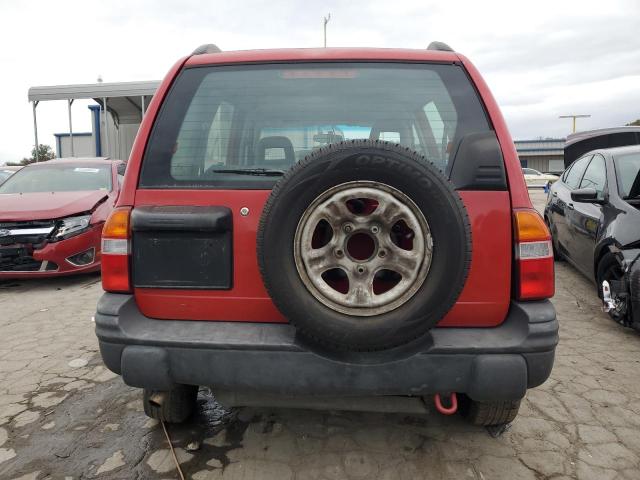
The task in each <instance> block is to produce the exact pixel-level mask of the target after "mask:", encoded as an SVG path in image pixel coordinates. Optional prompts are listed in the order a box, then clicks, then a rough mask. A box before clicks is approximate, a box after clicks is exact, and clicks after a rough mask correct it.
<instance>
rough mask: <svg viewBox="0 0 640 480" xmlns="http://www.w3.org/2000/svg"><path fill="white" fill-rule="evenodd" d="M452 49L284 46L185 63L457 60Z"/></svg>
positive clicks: (197, 59)
mask: <svg viewBox="0 0 640 480" xmlns="http://www.w3.org/2000/svg"><path fill="white" fill-rule="evenodd" d="M459 60H460V57H459V56H458V54H456V53H454V52H444V51H438V50H427V49H424V50H411V49H402V48H283V49H274V50H236V51H230V52H221V53H210V54H206V55H195V56H193V57H190V58H189V59H188V60H187V62H186V64H185V66H186V67H193V66H199V65H228V64H239V63H240V64H242V63H282V62H286V63H293V62H336V61H387V62H405V63H407V62H457V61H459Z"/></svg>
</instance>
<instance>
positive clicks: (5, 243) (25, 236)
mask: <svg viewBox="0 0 640 480" xmlns="http://www.w3.org/2000/svg"><path fill="white" fill-rule="evenodd" d="M54 228H55V222H54V221H53V220H37V221H30V222H0V272H34V271H38V270H41V269H43V270H49V271H50V270H52V269H53V270H55V269H57V265H51V264H46V263H45V264H43V262H41V261H40V260H36V259H35V258H33V256H32V255H33V251H34V250H35V249H38V248H41V247H42V246H43V245H44V244H45V243H46V241H47V238H48V237H49V235H50V234H51V232H52V231H53V230H54Z"/></svg>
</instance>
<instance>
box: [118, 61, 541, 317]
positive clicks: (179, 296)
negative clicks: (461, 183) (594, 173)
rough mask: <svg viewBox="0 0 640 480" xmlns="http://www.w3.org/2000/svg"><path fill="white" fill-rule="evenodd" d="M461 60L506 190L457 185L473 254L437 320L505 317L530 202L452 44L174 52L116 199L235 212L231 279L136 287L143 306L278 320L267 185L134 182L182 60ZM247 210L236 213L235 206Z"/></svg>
mask: <svg viewBox="0 0 640 480" xmlns="http://www.w3.org/2000/svg"><path fill="white" fill-rule="evenodd" d="M342 60H344V61H389V62H460V63H462V65H463V66H464V68H465V69H466V71H467V72H468V74H469V76H470V78H471V79H472V81H473V83H474V84H475V86H476V88H477V90H478V92H479V94H480V97H481V101H482V102H483V104H484V106H485V109H486V111H487V113H488V116H489V118H490V120H491V123H492V125H493V128H494V129H495V131H496V135H497V137H498V141H499V143H500V145H501V147H502V152H503V157H504V162H505V167H506V173H507V182H508V186H509V191H507V192H485V191H483V192H471V191H468V192H460V194H461V197H462V198H463V201H464V203H465V205H466V207H467V209H468V212H469V217H470V220H471V224H472V235H473V254H472V263H471V269H470V272H469V276H468V279H467V283H466V285H465V288H464V290H463V292H462V294H461V296H460V298H459V300H458V302H457V304H456V305H455V306H454V307H453V309H452V310H451V311H450V312H449V314H448V315H447V316H446V317H445V318H444V319H443V320H442V321H441V322H440V326H443V327H444V326H451V327H452V326H487V327H490V326H496V325H499V324H500V323H502V321H503V320H504V318H505V316H506V313H507V309H508V307H509V302H510V299H511V296H512V292H511V277H512V275H513V266H512V255H513V254H512V252H513V248H512V244H513V238H512V230H511V229H512V220H511V212H512V209H513V208H530V207H531V202H530V200H529V196H528V193H527V189H526V185H525V183H524V179H523V176H522V173H521V167H520V162H519V160H518V156H517V154H516V150H515V147H514V145H513V141H512V139H511V136H510V134H509V132H508V129H507V126H506V123H505V121H504V118H503V117H502V114H501V112H500V109H499V107H498V105H497V103H496V101H495V99H494V98H493V95H492V94H491V92H490V91H489V88H488V86H487V84H486V83H485V82H484V80H483V79H482V77H481V76H480V73H479V72H478V71H477V69H476V68H475V67H474V66H473V64H471V62H469V60H468V59H466V58H465V57H464V56H461V55H459V54H457V53H453V52H439V51H431V50H398V49H362V48H345V49H333V48H331V49H291V50H251V51H236V52H223V53H217V54H208V55H197V56H193V57H190V58H183V59H181V60H179V61H178V62H177V63H176V64H175V65H174V66H173V67H172V69H171V70H170V71H169V73H168V74H167V76H166V77H165V79H164V81H163V82H162V84H161V85H160V87H159V89H158V91H157V92H156V95H155V96H154V98H153V101H152V102H151V104H150V105H149V108H148V110H147V112H146V115H145V117H144V120H143V122H142V124H141V126H140V130H139V131H138V135H137V137H136V141H135V143H134V147H133V150H132V153H131V157H130V160H129V168H128V172H127V175H126V177H125V182H124V185H123V191H122V194H121V196H120V199H119V200H118V204H117V205H118V206H134V205H135V206H142V205H225V206H228V207H230V208H231V209H232V211H233V212H234V218H233V222H234V235H233V242H234V243H233V247H234V252H235V254H234V257H235V258H234V287H233V289H232V290H228V291H202V290H167V289H148V288H138V289H136V290H135V296H136V301H137V303H138V306H139V307H140V309H141V311H142V313H144V314H146V315H148V316H150V317H154V318H167V319H200V320H228V321H229V320H237V321H252V322H285V321H286V319H284V318H283V317H282V315H281V314H280V313H279V312H278V311H277V310H276V309H275V307H274V305H273V303H272V302H271V300H270V298H269V297H268V295H267V293H266V291H265V289H264V286H263V283H262V279H261V277H260V273H259V271H258V265H257V259H256V253H255V252H256V245H255V241H256V230H257V225H258V221H259V217H260V213H261V211H262V208H263V206H264V203H265V201H266V198H267V197H268V195H269V191H247V190H244V191H220V190H199V191H195V190H137V185H138V179H139V173H140V166H141V162H142V157H143V155H144V150H145V148H146V143H147V139H148V137H149V135H150V132H151V128H152V126H153V123H154V121H155V119H156V116H157V113H158V111H159V108H160V105H161V104H162V102H163V101H164V99H165V96H166V94H167V92H168V90H169V88H170V87H171V85H172V83H173V81H174V79H175V78H176V76H177V75H178V74H179V72H180V70H181V69H182V68H183V67H191V66H199V65H225V64H243V63H244V64H246V63H281V62H286V63H294V62H312V61H318V62H322V61H326V62H328V61H342ZM243 206H247V207H249V209H250V210H251V214H250V215H249V216H248V217H241V216H240V215H238V214H237V212H238V211H239V209H240V207H243Z"/></svg>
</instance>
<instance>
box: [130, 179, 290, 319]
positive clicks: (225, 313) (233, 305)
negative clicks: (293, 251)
mask: <svg viewBox="0 0 640 480" xmlns="http://www.w3.org/2000/svg"><path fill="white" fill-rule="evenodd" d="M270 193H271V192H270V191H269V190H242V191H237V190H209V191H206V190H139V191H138V193H137V195H136V206H137V207H140V206H143V205H198V206H207V205H224V206H226V207H229V208H230V209H231V211H232V212H233V252H234V264H233V289H231V290H183V289H180V290H171V289H164V288H163V289H154V288H137V289H136V291H135V295H136V302H137V303H138V307H139V308H140V311H141V312H142V313H144V314H145V315H147V316H149V317H153V318H166V319H191V320H229V321H234V320H236V321H251V322H286V320H285V319H284V318H283V317H282V315H281V314H280V312H278V310H277V309H276V308H275V306H274V305H273V303H272V302H271V299H270V298H269V296H268V295H267V292H266V290H265V288H264V285H263V283H262V278H261V277H260V272H259V270H258V258H257V255H256V234H257V231H258V222H259V221H260V214H261V213H262V209H263V207H264V204H265V203H266V201H267V197H268V196H269V194H270ZM241 207H248V208H249V212H250V213H249V215H248V216H246V217H243V216H241V215H238V211H239V210H240V208H241Z"/></svg>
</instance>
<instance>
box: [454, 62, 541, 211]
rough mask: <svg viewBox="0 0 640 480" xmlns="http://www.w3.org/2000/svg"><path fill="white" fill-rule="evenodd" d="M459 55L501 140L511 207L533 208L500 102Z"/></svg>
mask: <svg viewBox="0 0 640 480" xmlns="http://www.w3.org/2000/svg"><path fill="white" fill-rule="evenodd" d="M458 57H459V58H460V60H461V61H462V64H463V66H464V68H465V69H466V70H467V73H468V74H469V76H470V77H471V80H472V81H473V83H474V84H475V86H476V89H477V90H478V93H479V94H480V100H481V101H482V102H483V103H484V106H485V109H486V110H487V113H488V114H489V118H490V119H491V123H492V124H493V128H494V130H495V132H496V136H497V137H498V142H500V148H501V149H502V156H503V158H504V166H505V170H506V173H507V184H508V186H509V193H510V194H511V208H514V209H515V208H533V205H532V204H531V199H530V198H529V191H528V190H527V185H526V184H525V182H524V175H522V166H521V165H520V160H519V158H518V153H517V152H516V147H515V145H514V143H513V139H512V138H511V134H510V133H509V129H508V128H507V123H506V122H505V121H504V117H503V116H502V112H501V111H500V107H498V103H497V102H496V99H495V98H494V97H493V94H492V93H491V90H489V86H488V85H487V83H486V82H485V81H484V78H482V76H481V75H480V72H479V71H478V70H477V69H476V67H475V66H474V65H473V64H472V63H471V62H470V61H469V59H468V58H466V57H465V56H463V55H460V54H458Z"/></svg>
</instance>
